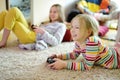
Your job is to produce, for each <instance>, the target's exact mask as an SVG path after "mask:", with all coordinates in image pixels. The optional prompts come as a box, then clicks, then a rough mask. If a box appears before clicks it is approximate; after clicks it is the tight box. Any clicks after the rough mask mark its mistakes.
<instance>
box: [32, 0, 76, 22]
mask: <svg viewBox="0 0 120 80" xmlns="http://www.w3.org/2000/svg"><path fill="white" fill-rule="evenodd" d="M75 1H77V0H31V5H32V7H31V8H32V11H31V12H32V15H31V18H32V23H33V24H39V23H41V22H42V21H44V20H47V19H48V15H49V9H50V7H51V6H52V5H53V4H56V3H58V4H61V5H62V6H63V8H64V10H65V14H66V15H67V14H68V12H69V11H70V9H71V8H72V7H73V5H74V4H73V3H75Z"/></svg>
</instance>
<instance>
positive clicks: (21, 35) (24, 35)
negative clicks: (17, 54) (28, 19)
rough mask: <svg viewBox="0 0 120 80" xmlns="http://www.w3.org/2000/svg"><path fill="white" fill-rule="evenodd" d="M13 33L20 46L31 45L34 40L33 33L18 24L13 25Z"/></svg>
mask: <svg viewBox="0 0 120 80" xmlns="http://www.w3.org/2000/svg"><path fill="white" fill-rule="evenodd" d="M13 32H14V34H15V35H16V36H17V38H18V40H19V41H20V43H22V44H28V43H33V42H35V40H36V34H35V32H33V31H31V30H30V29H28V28H27V27H25V26H24V25H23V24H22V23H20V22H16V23H15V26H14V28H13Z"/></svg>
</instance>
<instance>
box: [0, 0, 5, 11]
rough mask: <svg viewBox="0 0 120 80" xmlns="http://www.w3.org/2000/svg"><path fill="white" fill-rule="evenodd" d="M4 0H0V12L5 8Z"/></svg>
mask: <svg viewBox="0 0 120 80" xmlns="http://www.w3.org/2000/svg"><path fill="white" fill-rule="evenodd" d="M5 1H6V0H0V12H1V11H3V10H5V9H6V3H5Z"/></svg>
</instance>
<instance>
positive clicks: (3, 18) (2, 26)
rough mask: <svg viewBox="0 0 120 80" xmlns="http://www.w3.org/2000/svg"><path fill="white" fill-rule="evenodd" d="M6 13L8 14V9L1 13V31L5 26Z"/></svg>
mask: <svg viewBox="0 0 120 80" xmlns="http://www.w3.org/2000/svg"><path fill="white" fill-rule="evenodd" d="M6 14H7V11H3V12H1V13H0V31H1V30H2V29H3V28H4V20H5V16H6Z"/></svg>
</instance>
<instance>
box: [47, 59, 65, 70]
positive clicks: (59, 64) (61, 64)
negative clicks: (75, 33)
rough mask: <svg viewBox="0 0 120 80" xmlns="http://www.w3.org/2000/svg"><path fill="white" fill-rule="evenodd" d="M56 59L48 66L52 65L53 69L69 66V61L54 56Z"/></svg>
mask: <svg viewBox="0 0 120 80" xmlns="http://www.w3.org/2000/svg"><path fill="white" fill-rule="evenodd" d="M54 60H55V62H54V63H52V64H49V65H48V67H50V68H51V69H55V70H60V69H64V68H66V67H67V62H65V61H63V60H60V59H57V58H54Z"/></svg>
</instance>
